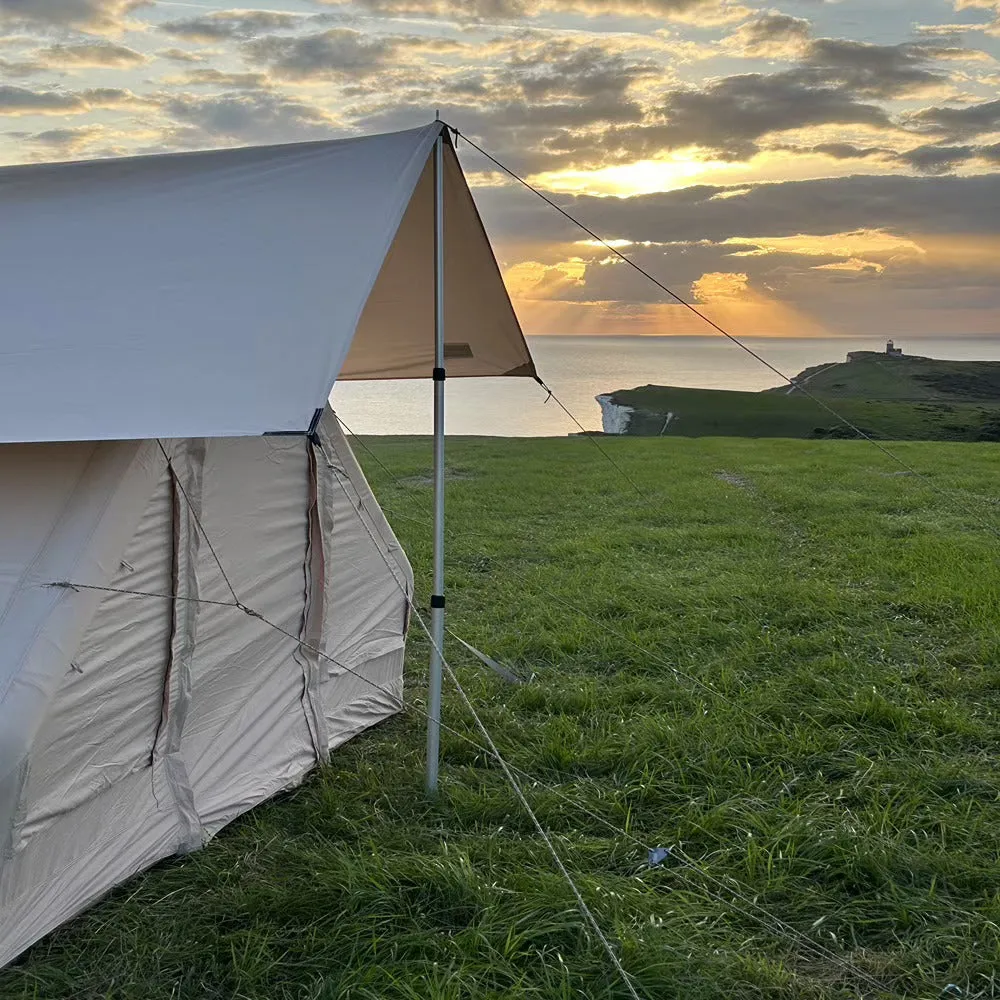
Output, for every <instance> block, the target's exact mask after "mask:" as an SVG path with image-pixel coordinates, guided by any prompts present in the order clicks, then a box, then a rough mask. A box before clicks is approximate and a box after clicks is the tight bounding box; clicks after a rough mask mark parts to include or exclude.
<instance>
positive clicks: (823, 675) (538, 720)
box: [0, 438, 1000, 1000]
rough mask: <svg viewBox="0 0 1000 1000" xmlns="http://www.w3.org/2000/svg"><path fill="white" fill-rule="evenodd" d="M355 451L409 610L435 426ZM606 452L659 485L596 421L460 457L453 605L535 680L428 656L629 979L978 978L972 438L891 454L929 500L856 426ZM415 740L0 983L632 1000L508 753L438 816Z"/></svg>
mask: <svg viewBox="0 0 1000 1000" xmlns="http://www.w3.org/2000/svg"><path fill="white" fill-rule="evenodd" d="M372 447H373V448H374V449H375V450H376V451H377V453H378V454H379V456H380V458H381V459H382V460H383V461H384V462H385V463H387V465H388V466H389V467H390V468H391V469H392V470H393V471H394V472H395V474H396V475H397V476H399V477H401V480H402V481H401V482H400V483H394V482H393V481H391V480H390V479H389V478H388V477H387V476H386V475H385V474H383V473H382V472H381V470H380V469H379V468H377V467H376V466H375V465H374V464H373V463H372V462H371V461H366V462H365V464H366V468H367V470H368V472H369V474H370V475H371V476H372V479H373V485H374V486H375V489H376V493H377V494H378V495H379V497H380V498H381V499H382V501H383V503H384V504H385V506H386V508H387V509H388V511H389V516H390V518H391V519H392V521H393V523H394V525H395V527H396V529H397V531H398V533H399V534H400V536H401V539H402V540H403V542H404V543H405V545H406V548H407V550H408V551H409V552H410V554H411V557H412V559H413V561H414V564H415V568H416V573H417V594H418V600H420V601H421V602H426V600H427V594H428V592H429V586H428V584H429V577H430V572H429V571H430V530H429V528H428V525H427V516H428V511H429V504H430V490H429V488H428V486H427V485H426V484H427V477H426V472H427V469H428V468H429V466H430V461H431V458H430V445H429V443H428V442H427V441H426V440H422V441H415V440H403V439H391V440H380V441H378V442H377V443H376V442H372ZM602 447H604V448H606V449H607V450H608V451H609V452H610V453H611V454H612V457H613V458H614V459H615V461H616V462H617V463H618V464H619V465H620V466H621V468H622V469H624V470H625V471H626V472H627V474H628V475H629V477H631V478H632V479H634V480H635V482H636V483H637V484H638V486H639V487H640V488H641V490H642V491H643V493H644V494H645V495H646V496H647V497H648V501H647V500H640V499H639V498H638V497H637V496H636V495H635V493H633V492H632V489H631V487H630V486H629V485H628V484H627V483H626V482H623V481H621V479H619V478H618V477H617V476H616V474H615V473H613V472H612V471H611V470H610V469H609V467H608V466H607V465H606V464H605V463H604V462H603V460H602V459H601V457H600V455H598V454H597V449H596V448H594V446H593V442H591V441H588V440H586V439H563V440H540V441H518V440H508V441H500V440H489V439H481V440H464V441H455V442H452V443H450V444H449V462H450V466H451V469H452V471H453V477H452V479H451V480H450V485H449V498H448V505H449V526H450V529H451V531H452V534H451V535H450V537H449V541H448V566H449V596H448V602H449V604H448V606H449V624H450V625H451V626H452V627H453V628H455V629H456V631H457V632H458V633H459V634H460V635H462V636H463V637H464V638H466V639H468V640H469V641H470V642H472V643H474V644H475V645H477V646H479V647H480V648H481V649H483V650H485V651H487V652H489V653H491V654H493V655H494V656H497V657H499V658H501V659H503V660H504V661H506V662H508V663H510V664H512V665H514V666H515V667H517V668H518V669H519V670H520V671H521V672H523V673H524V674H525V675H527V674H530V673H533V674H534V675H535V677H534V679H533V680H532V681H531V682H530V683H527V684H525V685H523V686H511V685H507V684H505V683H503V682H502V681H500V680H499V679H497V678H496V677H494V675H493V674H492V673H489V672H487V671H485V670H483V669H482V668H481V667H478V666H477V665H476V663H475V662H474V661H473V660H471V659H470V658H469V657H468V656H467V655H464V654H462V653H461V651H460V648H458V647H457V644H455V643H452V644H450V645H449V655H450V656H453V657H454V662H455V666H456V669H457V670H458V672H459V674H460V676H461V677H462V679H463V681H464V682H465V683H466V684H467V685H468V689H469V692H470V695H471V696H472V698H473V699H474V701H475V702H476V704H477V705H478V706H480V708H481V711H482V713H483V715H484V718H485V719H486V721H487V724H488V725H489V727H490V729H491V731H492V732H493V734H494V736H495V739H496V742H497V744H498V745H499V747H500V748H501V749H502V750H503V752H504V753H505V754H506V755H507V756H508V758H509V759H510V761H511V762H512V763H513V764H514V765H516V766H517V767H519V768H522V769H524V770H525V771H527V772H529V773H530V774H532V775H534V776H535V777H536V778H537V781H536V782H528V783H526V785H525V787H526V794H527V795H528V797H529V799H530V801H531V802H532V803H533V805H534V806H535V808H536V809H537V810H538V813H539V816H540V817H541V820H542V822H543V824H544V825H545V827H546V828H547V829H548V830H549V831H551V833H552V835H553V836H554V840H555V843H556V845H557V847H558V849H559V851H560V853H561V855H562V857H563V858H564V859H565V861H566V864H567V866H568V867H569V869H570V871H571V872H573V873H574V875H575V876H576V877H577V879H578V880H579V884H580V887H581V891H582V892H583V894H584V896H585V898H586V899H587V901H588V903H589V904H590V905H591V906H592V907H593V909H594V912H595V915H596V917H597V919H598V920H599V921H600V924H601V926H602V927H603V928H604V929H605V931H606V932H607V933H608V934H609V936H610V937H611V938H612V940H613V941H614V942H615V943H616V947H618V949H619V954H620V955H621V960H622V962H623V964H624V966H625V967H626V969H628V971H629V972H630V973H631V974H632V975H633V976H634V977H635V981H636V987H637V989H638V991H639V993H640V996H642V997H644V998H645V1000H718V998H729V1000H754V998H759V1000H765V998H766V1000H849V998H854V1000H856V998H858V997H863V998H866V1000H876V998H904V997H906V998H914V1000H932V998H938V997H959V996H961V997H965V998H971V997H977V998H986V997H996V996H997V992H998V986H997V979H996V970H997V968H998V965H1000V896H998V892H997V886H998V885H1000V862H998V858H1000V771H998V768H997V760H998V759H1000V666H998V664H1000V618H998V615H997V595H998V594H1000V562H998V560H997V558H996V555H997V541H996V538H995V537H994V536H992V535H990V534H989V533H988V532H984V531H982V530H981V529H980V520H982V519H985V520H986V521H988V522H989V523H990V524H991V525H995V524H996V523H997V518H996V506H995V504H996V500H995V497H996V495H997V471H996V458H995V455H996V451H995V447H994V446H991V445H975V444H972V445H969V444H963V445H961V446H958V445H949V444H933V445H927V444H901V445H899V446H898V451H899V453H900V454H901V455H902V456H903V458H904V459H905V460H906V461H907V462H908V463H910V464H911V465H913V466H914V467H915V468H917V469H919V470H920V471H921V472H924V473H926V474H927V475H928V476H930V477H931V480H932V482H933V483H934V484H936V485H938V486H939V487H941V488H943V489H948V490H958V491H963V492H961V493H956V494H952V493H948V494H945V495H942V494H941V493H939V492H937V491H935V490H934V489H932V488H931V487H930V486H928V484H927V483H925V482H923V481H922V480H919V479H916V478H914V477H911V476H907V475H901V474H900V470H899V468H898V467H897V466H896V465H894V464H893V463H891V462H890V461H889V460H888V459H887V458H886V457H885V456H884V455H881V454H880V453H879V452H878V451H877V450H876V449H874V448H872V446H871V445H869V444H867V443H864V442H854V441H767V442H761V441H749V440H731V439H722V438H703V439H700V440H690V439H675V440H662V441H661V440H657V441H652V440H641V439H635V438H622V439H616V438H615V439H606V440H605V441H603V442H602ZM361 457H362V459H365V456H364V454H363V453H362V454H361ZM426 658H427V646H426V643H425V642H423V641H422V639H421V636H420V634H419V631H418V630H417V629H416V627H415V628H414V631H413V632H412V634H411V643H410V653H409V658H408V663H407V671H408V675H407V697H408V699H409V700H411V701H412V702H413V703H415V704H417V705H418V706H419V705H420V704H422V702H423V696H424V691H425V673H426ZM445 721H446V723H447V724H448V725H450V726H453V727H455V728H456V729H457V730H458V731H459V732H460V733H461V734H462V735H463V736H466V737H468V738H469V739H471V740H473V741H474V742H476V743H479V742H480V737H479V734H478V733H477V732H476V730H475V729H474V727H473V725H472V723H471V721H470V719H469V718H468V717H467V715H466V713H465V712H464V711H463V709H462V707H461V705H460V703H459V701H458V699H457V697H455V696H454V694H453V693H451V692H449V693H448V695H447V697H446V707H445ZM423 747H424V720H423V718H422V717H421V715H420V714H419V711H417V710H414V711H410V712H408V713H407V714H404V715H402V716H400V717H398V718H397V719H395V720H393V721H391V722H389V723H388V724H385V725H382V726H380V727H378V728H377V729H376V730H374V731H372V732H371V733H369V734H368V735H366V736H364V737H363V738H360V739H357V740H354V741H352V742H351V743H350V744H348V745H347V746H345V747H344V748H342V749H341V750H338V751H337V752H336V753H335V754H334V755H333V757H332V760H331V762H330V764H329V766H328V767H326V768H325V769H324V770H323V771H322V772H321V773H319V774H317V775H315V776H314V777H313V778H311V779H310V780H309V781H307V783H306V784H305V785H304V786H303V787H302V788H300V789H298V790H297V791H295V792H292V793H290V794H288V795H285V796H283V797H282V798H281V799H280V800H278V801H275V802H273V803H271V804H268V805H266V806H263V807H261V808H258V809H256V810H254V811H253V812H252V813H251V814H249V815H247V816H245V817H243V818H242V819H240V820H239V821H237V822H235V823H233V824H232V825H231V826H230V827H229V828H228V829H226V830H225V831H223V832H222V834H221V835H220V836H219V837H218V838H217V839H216V841H215V842H214V843H212V844H211V845H209V847H208V848H206V849H205V850H204V851H201V852H199V853H196V854H194V855H191V856H189V857H187V858H184V859H178V860H174V861H170V862H168V863H165V864H162V865H160V866H158V868H157V869H156V870H154V871H152V872H149V873H147V874H145V875H141V876H139V877H137V878H135V879H133V880H131V881H130V882H129V883H128V884H126V885H124V886H123V887H121V889H120V890H119V891H117V892H116V893H115V894H114V895H113V896H112V897H111V898H110V899H108V900H106V901H104V902H103V903H101V904H100V905H98V906H96V907H94V908H93V909H92V910H90V911H89V912H88V913H87V914H86V915H84V916H83V917H81V918H80V919H78V920H76V921H74V922H73V923H71V924H70V925H69V926H67V927H65V928H64V929H62V930H60V931H58V932H56V933H55V934H53V935H51V936H50V937H48V938H47V939H46V940H45V941H43V942H42V943H40V944H39V945H37V946H36V947H35V948H34V949H32V950H31V952H30V953H29V954H28V955H27V956H26V957H25V958H24V959H23V960H22V961H21V962H19V963H18V964H17V965H15V966H13V967H11V968H8V969H6V970H4V971H2V972H0V998H2V1000H28V998H31V1000H71V998H72V1000H99V998H106V1000H570V998H575V1000H627V994H626V992H625V989H624V987H623V986H622V985H621V983H620V982H619V981H618V980H617V979H616V978H615V975H614V973H613V971H612V970H611V969H610V967H609V963H608V961H607V958H606V957H605V956H604V955H603V953H602V952H601V950H600V947H599V946H598V944H597V942H596V941H595V940H594V939H593V937H592V935H590V934H588V933H587V932H586V931H585V929H584V928H583V926H582V924H581V920H580V917H579V915H578V913H577V911H576V907H575V904H574V901H573V898H572V896H571V895H570V893H569V891H568V889H567V888H566V887H565V885H564V883H563V882H562V880H561V878H560V877H559V875H558V874H557V873H556V872H555V871H554V870H553V866H552V863H551V861H550V859H549V857H548V855H547V853H546V850H545V848H544V846H543V844H542V843H541V841H540V840H539V838H538V836H537V835H536V834H535V831H534V830H533V828H532V827H531V825H530V823H529V821H528V820H527V819H526V817H525V816H524V814H523V812H522V810H521V807H520V806H519V804H518V802H517V801H516V799H515V797H514V795H513V793H512V792H511V791H510V789H509V788H508V786H507V784H506V782H505V781H504V778H503V775H502V774H501V772H500V771H499V769H498V768H497V767H496V766H495V765H494V764H493V763H492V762H491V761H490V759H489V758H488V757H487V756H486V755H485V754H484V753H482V752H480V751H479V750H477V749H476V748H475V747H474V746H471V745H470V744H469V743H467V742H465V741H464V740H463V739H462V738H461V737H460V736H457V735H454V734H451V733H447V732H446V733H444V734H443V750H444V759H443V771H442V789H441V795H440V798H439V799H438V800H437V801H436V802H434V803H430V802H428V801H427V800H426V799H425V798H424V795H423V792H422V766H423ZM560 794H562V795H564V796H567V797H568V799H569V800H570V801H568V802H567V801H566V800H565V799H564V798H560V797H559V796H560ZM577 804H579V806H581V807H582V808H578V807H577ZM605 823H608V824H610V825H611V827H612V828H611V829H609V828H608V826H606V825H605ZM614 828H618V829H621V830H626V831H627V833H628V836H626V835H625V834H616V833H615V832H614ZM630 837H634V838H636V840H637V841H639V842H640V843H639V844H637V843H635V842H633V841H632V840H631V839H629V838H630ZM642 844H648V845H651V846H673V845H681V847H682V848H683V851H684V852H685V855H686V856H687V857H689V858H692V859H694V860H695V861H696V862H697V864H698V866H699V867H698V868H697V869H690V868H685V867H684V866H683V865H682V864H681V863H680V862H679V861H678V860H677V859H676V858H675V859H672V860H668V862H667V863H666V864H665V865H664V866H663V867H660V868H656V869H652V870H650V869H648V868H646V867H645V864H644V862H645V853H644V850H643V848H642V846H641V845H642ZM757 906H759V907H762V908H763V909H762V911H761V910H757V909H755V907H757ZM767 914H770V915H772V916H773V917H777V918H780V920H781V921H783V922H784V925H783V926H779V925H778V924H776V923H775V922H774V920H773V919H771V918H769V917H767V916H766V915H767ZM797 935H798V936H797ZM808 942H814V943H815V944H816V945H819V946H822V947H823V948H825V949H828V952H823V953H820V954H817V953H816V951H814V950H812V948H811V947H810V945H809V943H808ZM866 977H867V978H866ZM948 987H951V989H946V988H948ZM956 990H961V993H958V992H956Z"/></svg>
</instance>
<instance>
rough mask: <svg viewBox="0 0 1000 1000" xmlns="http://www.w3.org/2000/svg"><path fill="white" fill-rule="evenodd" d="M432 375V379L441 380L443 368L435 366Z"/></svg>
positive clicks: (442, 379) (442, 378)
mask: <svg viewBox="0 0 1000 1000" xmlns="http://www.w3.org/2000/svg"><path fill="white" fill-rule="evenodd" d="M433 377H434V381H435V382H443V381H444V369H443V368H435V369H434V371H433Z"/></svg>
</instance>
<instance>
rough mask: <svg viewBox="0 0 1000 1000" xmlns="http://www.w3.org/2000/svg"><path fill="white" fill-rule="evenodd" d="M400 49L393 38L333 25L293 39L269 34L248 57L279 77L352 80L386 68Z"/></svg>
mask: <svg viewBox="0 0 1000 1000" xmlns="http://www.w3.org/2000/svg"><path fill="white" fill-rule="evenodd" d="M398 48H399V45H398V43H394V42H393V41H392V40H391V39H386V38H379V37H377V36H376V37H372V36H370V35H366V34H363V33H362V32H360V31H355V30H354V29H353V28H331V29H329V30H328V31H323V32H320V33H318V34H313V35H302V36H297V37H293V38H281V37H278V36H274V35H272V36H269V37H267V38H261V39H257V40H256V41H252V42H248V43H247V45H246V46H245V52H246V54H247V56H248V57H249V58H250V59H251V60H252V61H253V62H255V63H258V64H263V65H266V66H267V67H268V68H269V69H270V70H271V72H272V73H273V74H274V75H275V76H278V77H283V78H285V79H290V80H303V79H308V78H310V77H312V78H334V79H352V78H358V77H364V76H367V75H369V74H371V73H375V72H377V71H379V70H382V69H384V68H385V67H386V66H387V64H388V60H389V58H390V56H392V55H393V54H394V53H395V52H396V51H397V50H398Z"/></svg>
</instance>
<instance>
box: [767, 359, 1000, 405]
mask: <svg viewBox="0 0 1000 1000" xmlns="http://www.w3.org/2000/svg"><path fill="white" fill-rule="evenodd" d="M855 353H856V357H855V360H853V361H843V362H840V363H838V364H834V365H816V366H814V367H812V368H807V369H806V370H805V371H803V372H800V373H799V374H798V375H797V376H796V377H795V381H796V382H797V383H798V384H799V385H805V386H807V387H808V389H809V391H810V392H815V393H822V394H823V395H824V396H839V397H855V398H861V399H879V400H902V401H906V402H927V401H931V402H950V403H981V402H989V403H1000V361H941V360H939V359H937V358H921V357H916V356H910V355H903V357H899V358H890V357H887V356H886V355H885V354H878V353H876V352H874V351H858V352H855ZM767 391H768V392H771V393H785V392H787V391H788V386H787V385H786V386H778V387H777V388H775V389H768V390H767Z"/></svg>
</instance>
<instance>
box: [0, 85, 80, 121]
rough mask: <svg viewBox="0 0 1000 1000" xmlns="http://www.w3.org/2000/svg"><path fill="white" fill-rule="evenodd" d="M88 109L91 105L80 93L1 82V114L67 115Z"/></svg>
mask: <svg viewBox="0 0 1000 1000" xmlns="http://www.w3.org/2000/svg"><path fill="white" fill-rule="evenodd" d="M88 110H89V105H88V104H87V102H86V101H85V100H84V99H83V97H82V96H81V95H80V94H76V93H72V92H69V93H64V92H62V91H58V90H29V89H28V88H26V87H14V86H11V85H9V84H7V85H2V84H0V114H4V115H65V114H77V113H79V112H81V111H88Z"/></svg>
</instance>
